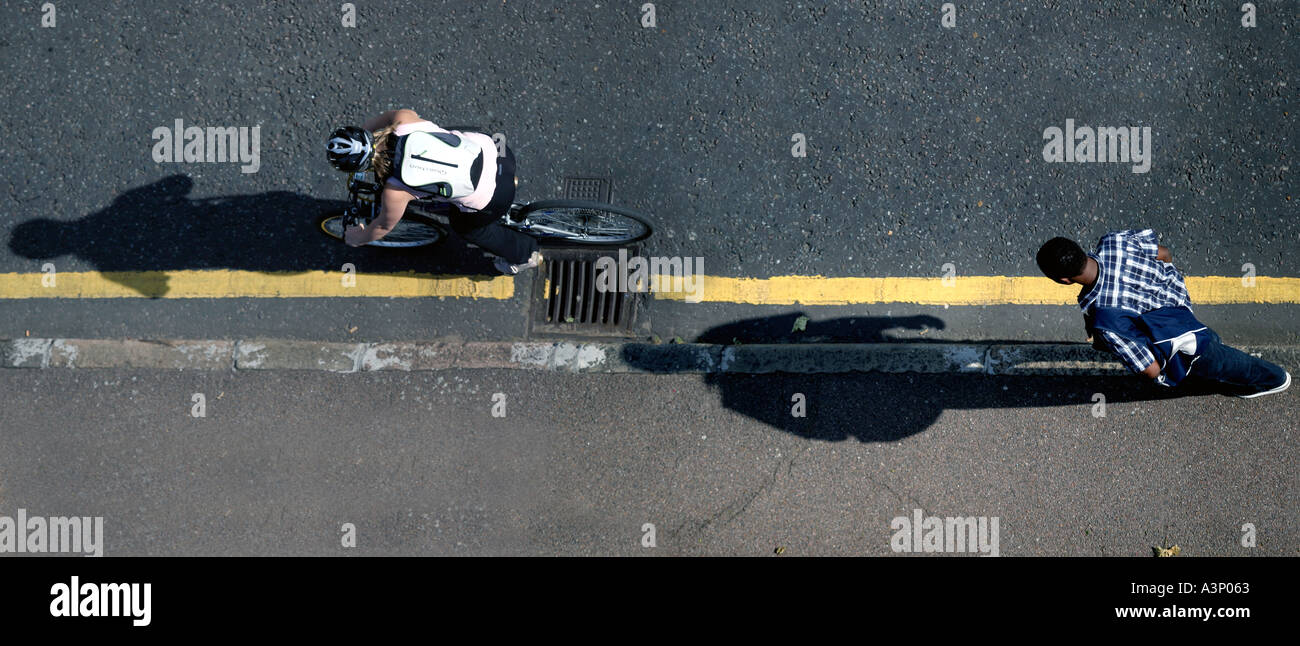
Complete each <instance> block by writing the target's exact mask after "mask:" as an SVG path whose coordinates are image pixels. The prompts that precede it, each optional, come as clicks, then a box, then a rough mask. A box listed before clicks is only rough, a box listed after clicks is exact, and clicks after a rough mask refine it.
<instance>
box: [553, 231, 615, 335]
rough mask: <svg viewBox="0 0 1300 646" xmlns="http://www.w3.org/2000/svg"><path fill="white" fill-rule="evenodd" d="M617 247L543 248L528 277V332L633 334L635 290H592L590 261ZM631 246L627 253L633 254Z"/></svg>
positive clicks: (592, 264)
mask: <svg viewBox="0 0 1300 646" xmlns="http://www.w3.org/2000/svg"><path fill="white" fill-rule="evenodd" d="M618 252H619V250H618V248H606V249H601V250H591V249H565V248H559V249H555V248H552V249H545V250H543V251H542V253H543V255H544V256H545V258H546V259H545V261H544V262H543V263H542V273H541V275H540V276H538V277H537V278H536V279H534V280H533V304H532V311H533V316H532V332H534V333H538V334H550V335H565V336H620V337H629V336H634V332H633V326H634V325H635V323H636V317H637V303H638V301H639V300H640V298H641V295H640V294H637V293H624V292H619V291H606V290H600V289H596V259H597V258H600V257H601V256H609V257H613V258H618ZM637 252H638V250H637V249H635V248H629V249H628V255H629V257H630V256H634V255H637Z"/></svg>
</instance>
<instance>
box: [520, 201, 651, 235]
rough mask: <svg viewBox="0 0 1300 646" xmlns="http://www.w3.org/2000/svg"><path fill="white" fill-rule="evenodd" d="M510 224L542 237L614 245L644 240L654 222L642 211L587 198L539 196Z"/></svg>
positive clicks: (521, 210)
mask: <svg viewBox="0 0 1300 646" xmlns="http://www.w3.org/2000/svg"><path fill="white" fill-rule="evenodd" d="M515 218H516V219H519V220H522V221H521V222H518V223H512V224H511V225H510V226H513V227H514V228H517V229H518V230H520V231H523V232H524V233H527V234H528V235H531V236H533V237H534V238H538V239H539V240H543V241H557V242H567V243H572V244H582V245H615V244H626V243H628V242H637V241H639V240H645V239H646V238H649V237H650V234H652V233H654V225H652V224H651V223H650V219H649V218H648V217H646V216H645V215H643V214H641V213H638V212H636V211H633V210H631V209H625V208H623V207H620V206H612V205H609V204H601V203H600V202H589V201H586V200H542V201H540V202H532V203H530V204H527V205H525V206H524V207H523V208H522V209H520V210H519V213H518V214H517V215H516V216H515Z"/></svg>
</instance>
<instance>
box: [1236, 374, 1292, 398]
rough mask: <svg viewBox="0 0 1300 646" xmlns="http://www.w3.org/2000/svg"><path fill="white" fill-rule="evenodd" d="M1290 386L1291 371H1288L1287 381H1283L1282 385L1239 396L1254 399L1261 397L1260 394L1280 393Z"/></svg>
mask: <svg viewBox="0 0 1300 646" xmlns="http://www.w3.org/2000/svg"><path fill="white" fill-rule="evenodd" d="M1290 387H1291V373H1289V372H1288V373H1286V381H1284V382H1282V385H1281V386H1278V387H1277V388H1273V389H1271V390H1261V391H1259V392H1257V393H1251V394H1249V395H1237V396H1238V397H1240V398H1242V399H1254V398H1256V397H1259V396H1260V395H1272V394H1274V393H1280V392H1282V391H1283V390H1286V389H1287V388H1290Z"/></svg>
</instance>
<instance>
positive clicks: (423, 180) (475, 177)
mask: <svg viewBox="0 0 1300 646" xmlns="http://www.w3.org/2000/svg"><path fill="white" fill-rule="evenodd" d="M393 163H394V167H395V168H394V174H395V175H396V176H397V179H398V181H400V182H401V183H403V184H406V185H407V186H409V187H411V188H414V189H417V190H421V191H425V192H428V193H433V194H435V195H438V196H439V197H443V198H447V199H453V200H454V199H458V198H462V197H465V196H467V195H469V194H471V193H473V192H474V189H476V188H478V181H479V178H480V176H482V174H483V149H482V148H481V147H480V146H479V145H478V144H476V143H474V142H472V141H470V140H468V139H466V138H464V137H461V136H459V135H455V134H452V133H450V132H423V131H417V132H412V133H410V134H408V135H403V136H401V137H398V138H397V148H396V149H395V150H394V151H393Z"/></svg>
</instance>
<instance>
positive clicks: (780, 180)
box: [0, 1, 1300, 342]
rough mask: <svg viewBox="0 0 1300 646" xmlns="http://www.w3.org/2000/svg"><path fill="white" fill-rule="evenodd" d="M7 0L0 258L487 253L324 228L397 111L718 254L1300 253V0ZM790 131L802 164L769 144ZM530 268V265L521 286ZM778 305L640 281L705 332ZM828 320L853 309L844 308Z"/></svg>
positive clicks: (8, 313) (263, 311)
mask: <svg viewBox="0 0 1300 646" xmlns="http://www.w3.org/2000/svg"><path fill="white" fill-rule="evenodd" d="M354 4H355V6H356V10H357V14H356V23H355V24H356V26H355V27H352V28H349V27H344V26H343V18H344V16H343V15H342V13H341V11H340V7H338V6H335V5H331V4H322V3H319V2H308V1H286V2H274V3H260V2H129V3H128V2H101V1H96V2H75V1H67V2H59V3H56V5H57V13H56V15H55V20H56V22H55V26H53V27H49V28H46V27H42V26H41V24H42V18H43V15H44V14H43V13H42V11H41V6H40V4H37V3H6V4H5V5H4V6H3V7H0V19H3V22H4V24H6V25H9V28H8V29H7V31H6V33H5V34H4V36H3V38H0V52H3V55H2V56H0V71H2V72H3V74H4V78H5V79H6V83H5V88H6V89H5V90H3V91H0V101H2V102H3V110H0V113H3V114H4V115H5V116H4V117H3V118H4V127H5V129H4V136H3V140H2V141H0V152H3V154H4V155H5V158H6V160H7V163H6V169H5V171H4V174H3V176H0V191H3V192H2V193H0V195H5V196H6V197H5V199H6V201H7V206H6V208H5V209H4V210H3V214H2V215H0V217H2V218H3V220H0V222H3V226H4V230H5V231H6V232H7V233H8V235H7V243H8V244H6V245H5V246H4V247H3V248H2V249H0V272H23V273H33V272H39V271H42V267H43V266H44V264H45V263H54V265H55V268H56V269H57V270H58V271H67V272H77V271H105V272H109V271H175V270H183V269H222V270H245V271H313V270H328V271H336V270H338V269H339V268H340V267H341V266H342V265H343V264H344V263H347V262H352V263H354V264H355V265H356V266H357V270H358V271H360V272H385V271H406V270H415V271H420V272H431V273H467V274H471V275H478V274H490V273H492V269H491V265H490V263H489V262H488V261H487V260H486V259H484V258H483V257H482V255H481V254H480V253H478V252H476V251H472V250H468V249H466V248H465V247H464V246H463V244H461V243H459V242H457V241H454V240H453V241H450V242H448V243H447V244H444V245H439V246H438V247H436V248H433V249H426V250H422V251H417V252H413V253H392V252H391V251H388V250H377V249H365V250H356V249H348V248H345V247H343V246H342V245H340V244H338V243H337V242H335V241H332V240H329V239H327V238H325V237H324V236H322V235H320V234H319V232H318V231H316V230H315V229H314V227H313V221H314V219H315V217H316V216H317V215H319V214H320V213H322V212H324V211H327V210H329V209H331V208H334V207H337V206H338V205H339V200H341V199H342V198H343V197H344V194H343V188H342V186H341V182H342V180H341V178H340V177H339V174H338V173H336V172H334V171H333V170H332V169H331V168H330V167H329V166H328V164H326V162H325V160H324V156H323V154H322V150H321V148H322V146H323V140H324V138H325V137H326V135H327V133H328V132H329V131H330V130H331V129H332V128H333V127H335V126H337V125H339V124H346V123H358V122H361V121H363V120H364V119H366V118H367V117H369V116H371V115H373V114H375V113H377V112H379V111H381V110H385V109H390V108H395V107H411V108H414V109H416V110H417V111H419V112H420V113H421V114H422V115H425V116H428V117H429V118H431V119H433V120H434V121H435V122H438V123H443V124H471V125H478V126H481V127H482V128H483V129H485V130H487V131H490V132H500V133H501V134H503V135H504V136H506V138H507V141H508V143H509V144H510V145H511V146H512V148H514V149H515V150H516V151H517V154H518V157H519V160H520V162H519V163H520V174H521V185H520V195H521V197H524V198H526V199H539V198H547V197H555V196H557V194H558V192H559V190H560V184H561V179H562V178H563V177H565V176H570V175H605V176H608V177H610V178H612V180H613V201H615V202H617V203H619V204H624V205H628V206H632V207H635V208H638V209H641V210H643V211H646V212H648V213H651V214H653V215H654V217H655V218H656V219H657V221H658V223H659V229H658V232H657V234H656V235H655V237H654V238H652V240H651V242H650V244H649V245H648V248H647V250H646V252H647V253H649V254H655V255H660V256H669V257H675V256H681V257H699V258H703V259H704V261H705V267H706V270H707V273H709V274H711V275H718V276H738V277H768V276H776V275H787V274H792V275H823V276H882V277H890V276H899V277H901V276H917V277H937V276H939V275H940V274H941V271H942V267H943V266H944V265H945V264H946V263H952V265H953V267H954V269H955V271H956V272H957V274H958V275H964V276H965V275H969V276H978V275H1007V276H1022V275H1035V274H1036V273H1037V271H1036V268H1035V267H1034V265H1033V262H1032V257H1033V252H1034V251H1035V250H1036V249H1037V247H1038V245H1039V244H1040V243H1041V242H1042V241H1043V240H1045V239H1047V238H1050V237H1052V236H1055V235H1062V234H1063V235H1069V236H1073V237H1076V238H1077V239H1079V240H1081V241H1084V242H1085V244H1086V243H1090V242H1092V241H1095V240H1096V239H1097V238H1098V237H1099V236H1100V235H1101V234H1102V233H1104V232H1106V231H1109V230H1114V229H1120V228H1129V227H1151V228H1154V229H1156V230H1157V231H1158V232H1159V234H1160V236H1161V241H1162V243H1164V244H1165V245H1166V246H1168V247H1170V248H1172V249H1173V250H1174V254H1175V260H1176V261H1177V263H1178V265H1179V267H1180V268H1181V269H1183V270H1184V271H1185V272H1186V273H1188V275H1209V276H1240V275H1242V274H1243V273H1244V272H1243V269H1242V267H1243V265H1244V264H1246V263H1250V264H1251V265H1253V266H1254V267H1255V271H1256V272H1257V274H1258V275H1260V276H1300V265H1297V262H1298V261H1297V260H1296V256H1295V254H1293V253H1291V250H1293V249H1294V246H1295V242H1296V240H1297V239H1300V224H1298V223H1300V218H1297V217H1296V205H1297V204H1298V203H1300V200H1296V199H1294V198H1295V197H1296V196H1295V195H1294V189H1295V183H1294V181H1293V180H1292V178H1293V173H1294V171H1293V170H1292V169H1291V168H1290V166H1291V165H1292V164H1293V161H1294V159H1295V149H1296V144H1297V119H1298V118H1300V117H1298V116H1297V111H1296V96H1297V95H1296V93H1297V91H1298V90H1300V79H1297V69H1300V65H1297V62H1300V43H1298V42H1297V39H1296V38H1295V37H1294V34H1295V30H1296V27H1297V18H1298V17H1300V14H1298V13H1297V12H1298V11H1300V6H1298V5H1296V4H1295V3H1289V2H1265V3H1257V4H1259V13H1258V16H1257V25H1256V26H1255V27H1253V28H1244V27H1242V25H1241V13H1240V11H1239V10H1238V9H1237V8H1236V7H1234V6H1228V5H1225V4H1223V3H1221V2H1208V1H1203V2H1187V3H1179V4H1177V5H1168V6H1165V5H1164V4H1161V3H1138V2H1106V3H1086V4H1079V3H1073V2H1042V3H1012V2H960V3H957V15H956V23H955V26H954V27H952V28H950V29H949V28H944V27H943V25H942V24H941V13H940V11H939V8H938V7H937V6H929V5H923V4H920V3H916V2H807V3H788V2H750V1H743V2H741V1H734V2H729V1H718V2H707V3H699V2H660V3H656V12H655V23H654V27H646V26H644V24H643V20H644V19H645V16H644V15H643V13H642V11H641V8H640V7H641V5H642V4H643V3H639V2H584V3H573V2H535V1H526V2H508V3H482V2H443V3H436V2H403V1H392V2H359V3H354ZM177 119H181V120H182V121H183V122H184V124H185V125H189V126H199V127H248V128H252V127H258V128H259V129H260V130H259V132H260V140H259V141H260V145H259V149H260V159H259V164H258V166H257V172H252V173H245V172H242V171H241V164H239V163H158V162H155V161H154V158H153V156H152V151H153V147H154V144H155V140H154V139H153V137H152V133H153V132H154V129H155V128H159V127H165V128H170V127H172V126H173V124H174V122H175V120H177ZM1067 119H1073V120H1074V121H1076V122H1077V123H1078V124H1079V125H1090V126H1094V127H1100V126H1106V127H1118V126H1131V127H1150V128H1151V129H1152V132H1153V135H1152V137H1153V148H1152V163H1151V167H1150V170H1149V171H1148V172H1146V173H1134V172H1132V170H1131V169H1130V165H1128V164H1120V163H1101V164H1086V163H1084V164H1080V163H1074V164H1068V163H1057V164H1049V163H1047V162H1045V161H1044V159H1043V156H1042V150H1043V135H1044V132H1045V130H1046V129H1048V128H1052V127H1056V128H1064V127H1065V126H1066V121H1067ZM796 134H799V135H802V136H803V137H804V138H805V139H806V147H807V150H806V156H805V157H796V156H795V155H794V154H793V145H794V144H793V143H792V138H793V137H794V136H795V135H796ZM527 280H528V278H525V279H524V281H527ZM527 293H528V290H527V288H526V286H525V287H523V288H521V289H519V290H517V294H518V295H517V296H516V298H514V299H513V300H510V301H505V302H488V303H484V302H480V301H467V300H464V299H460V300H456V299H448V300H445V301H433V300H424V301H417V302H398V303H392V302H386V301H368V302H360V303H357V302H350V303H341V302H339V300H340V299H289V300H285V299H276V298H264V299H246V298H244V299H240V298H236V299H202V300H199V301H188V302H177V301H167V300H165V299H155V300H137V301H135V302H132V303H129V304H125V305H123V304H121V303H115V302H113V301H112V300H111V299H106V300H97V301H85V300H75V299H74V300H63V299H56V300H40V299H37V300H36V301H16V302H15V301H8V302H3V303H0V314H3V317H2V318H3V319H4V320H6V321H8V327H7V328H6V329H5V330H3V333H4V334H5V335H6V336H10V337H12V336H18V335H22V334H24V333H25V332H28V331H33V330H35V331H34V332H33V334H34V335H42V336H83V337H98V336H106V337H114V336H123V335H132V336H145V337H166V338H177V337H190V338H238V337H248V336H253V335H267V336H277V337H303V338H317V339H329V340H337V339H340V338H348V337H347V336H346V333H345V332H344V330H348V329H351V328H353V327H356V328H358V331H356V332H355V333H354V334H355V335H359V336H361V337H364V339H365V340H373V339H382V338H410V337H417V338H435V337H460V338H495V339H500V338H518V337H521V336H523V335H524V332H523V330H524V327H523V325H522V319H523V318H524V316H525V312H526V308H527V303H526V299H525V298H524V296H522V295H523V294H527ZM863 309H869V311H867V312H866V313H868V314H871V315H882V314H885V315H893V316H911V315H929V316H938V317H940V318H943V319H945V320H946V322H947V323H948V325H947V326H946V327H945V328H943V329H942V330H936V331H935V334H936V336H944V337H947V338H967V339H974V338H985V339H989V338H994V339H1019V340H1039V341H1047V340H1053V341H1059V340H1072V341H1073V340H1078V338H1077V337H1078V335H1079V329H1078V320H1077V318H1078V317H1077V315H1076V314H1074V313H1072V312H1069V311H1068V308H1062V307H1029V308H1025V307H1016V306H1008V307H989V308H958V309H959V310H961V311H947V310H945V309H943V308H939V307H933V306H930V307H922V306H906V305H892V304H884V305H879V306H873V307H871V308H858V311H857V312H855V313H857V314H862V313H863V311H862V310H863ZM1298 309H1300V308H1297V306H1296V305H1294V304H1293V305H1277V306H1272V307H1266V308H1261V307H1257V306H1250V305H1245V306H1241V307H1227V308H1224V309H1223V310H1222V311H1220V310H1219V309H1210V310H1207V311H1206V312H1204V318H1206V319H1207V323H1209V324H1211V325H1213V326H1215V327H1216V328H1218V329H1219V330H1220V331H1221V332H1226V333H1227V334H1226V336H1225V338H1228V339H1230V340H1238V341H1239V342H1269V341H1285V342H1296V340H1297V339H1300V331H1298V330H1300V328H1298V327H1297V325H1296V323H1295V321H1297V320H1300V316H1297V315H1296V314H1297V310H1298ZM788 310H789V308H774V307H753V306H741V305H736V306H728V305H725V304H714V305H711V306H707V307H696V306H687V305H684V304H662V303H660V304H656V307H655V311H654V312H653V313H652V322H653V325H654V328H655V331H656V332H657V333H659V334H660V336H662V337H664V338H669V337H671V336H682V337H683V338H692V337H695V336H697V335H699V334H701V333H703V332H704V331H706V330H707V329H709V328H711V327H714V326H717V325H720V324H725V323H728V322H731V321H733V320H736V319H739V318H748V317H752V316H756V315H762V316H766V315H774V314H781V313H784V312H786V311H788ZM835 315H836V316H842V315H843V314H838V313H837V314H835Z"/></svg>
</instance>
